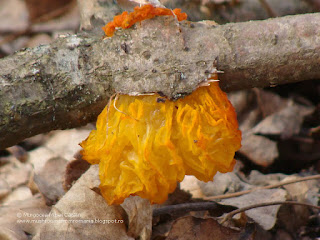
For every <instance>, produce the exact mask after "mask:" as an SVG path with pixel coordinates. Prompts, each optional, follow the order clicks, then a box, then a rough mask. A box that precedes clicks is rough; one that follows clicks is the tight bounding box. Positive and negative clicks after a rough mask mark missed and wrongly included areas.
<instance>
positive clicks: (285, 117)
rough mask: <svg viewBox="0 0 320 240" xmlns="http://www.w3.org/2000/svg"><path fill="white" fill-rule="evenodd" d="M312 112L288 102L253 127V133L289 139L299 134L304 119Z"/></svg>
mask: <svg viewBox="0 0 320 240" xmlns="http://www.w3.org/2000/svg"><path fill="white" fill-rule="evenodd" d="M313 111H314V108H313V107H305V106H302V105H299V104H296V103H294V102H292V101H289V102H288V104H287V106H286V107H285V108H283V109H282V110H280V111H279V112H276V113H274V114H272V115H270V116H268V117H266V118H265V119H264V120H262V121H261V122H260V123H259V124H258V125H257V126H255V127H254V128H253V133H254V134H262V135H280V136H282V137H283V138H289V137H291V136H292V135H293V134H298V133H299V131H300V128H301V125H302V122H303V119H304V117H305V116H306V115H308V114H311V113H312V112H313Z"/></svg>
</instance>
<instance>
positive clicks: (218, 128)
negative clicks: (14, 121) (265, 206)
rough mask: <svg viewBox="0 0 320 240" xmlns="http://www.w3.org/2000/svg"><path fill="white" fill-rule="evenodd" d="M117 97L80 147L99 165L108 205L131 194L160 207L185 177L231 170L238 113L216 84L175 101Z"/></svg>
mask: <svg viewBox="0 0 320 240" xmlns="http://www.w3.org/2000/svg"><path fill="white" fill-rule="evenodd" d="M159 97H160V96H159V95H157V94H155V95H152V96H129V95H120V96H119V99H118V100H117V102H116V106H117V108H118V110H120V111H118V110H117V109H116V108H114V106H113V103H111V105H110V107H108V106H107V107H106V108H105V109H104V110H103V112H102V113H101V114H100V116H99V117H98V121H97V130H93V131H92V132H91V134H90V135H89V137H88V138H87V139H86V140H85V141H83V142H82V143H81V146H82V147H83V151H82V155H83V158H84V159H85V160H87V161H88V162H89V163H91V164H98V163H99V164H100V166H99V167H100V180H101V185H100V189H101V193H102V195H103V197H104V198H105V199H106V201H107V202H108V204H120V203H122V202H123V201H124V199H125V198H127V197H128V196H130V195H138V196H140V197H142V198H147V199H149V200H150V202H152V203H163V202H164V201H165V200H166V199H167V196H168V194H169V193H171V192H173V191H174V189H175V187H176V183H177V181H182V180H183V178H184V176H185V175H194V176H195V177H197V178H198V179H199V180H202V181H210V180H212V179H213V176H214V175H215V174H216V172H217V171H219V172H228V171H232V169H233V166H234V163H235V160H234V154H235V152H236V151H237V150H238V149H239V148H240V145H241V144H240V143H241V132H240V131H239V130H238V123H237V119H236V113H235V111H234V108H233V106H232V105H231V103H230V102H229V101H228V99H227V96H226V94H225V93H224V92H222V91H221V90H220V88H219V86H218V83H212V84H211V85H210V86H208V87H201V88H198V89H197V90H195V91H194V92H193V93H192V94H191V95H189V96H187V97H185V98H183V99H179V100H177V101H170V100H166V101H164V102H163V101H157V99H158V98H159Z"/></svg>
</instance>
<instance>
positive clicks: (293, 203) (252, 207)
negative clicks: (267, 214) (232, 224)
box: [220, 201, 320, 224]
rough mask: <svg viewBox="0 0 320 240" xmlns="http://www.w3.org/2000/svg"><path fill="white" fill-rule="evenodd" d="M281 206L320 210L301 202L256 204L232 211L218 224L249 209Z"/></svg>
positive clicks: (319, 207) (318, 207)
mask: <svg viewBox="0 0 320 240" xmlns="http://www.w3.org/2000/svg"><path fill="white" fill-rule="evenodd" d="M282 204H287V205H300V206H305V207H310V208H316V209H318V210H320V206H316V205H312V204H308V203H301V202H295V201H276V202H269V203H257V204H254V205H250V206H247V207H243V208H239V209H237V210H234V211H232V212H229V213H228V214H227V215H226V216H225V217H224V218H223V219H222V221H221V222H220V224H223V223H225V222H226V221H227V220H230V219H231V218H232V217H233V216H234V215H236V214H238V213H241V212H245V211H248V210H250V209H254V208H259V207H268V206H273V205H282Z"/></svg>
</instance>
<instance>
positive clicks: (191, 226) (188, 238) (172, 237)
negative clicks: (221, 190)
mask: <svg viewBox="0 0 320 240" xmlns="http://www.w3.org/2000/svg"><path fill="white" fill-rule="evenodd" d="M240 236H241V235H240V231H237V230H234V229H231V228H227V227H224V226H221V225H220V224H219V223H218V222H217V221H216V220H214V219H212V218H208V219H201V218H196V217H192V216H188V217H182V218H179V219H177V220H176V221H175V222H174V223H173V225H172V228H171V231H170V232H169V235H168V237H167V238H166V239H167V240H180V239H181V240H193V239H208V240H209V239H217V240H236V239H240Z"/></svg>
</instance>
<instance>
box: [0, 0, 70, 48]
mask: <svg viewBox="0 0 320 240" xmlns="http://www.w3.org/2000/svg"><path fill="white" fill-rule="evenodd" d="M74 6H75V1H72V2H71V3H69V4H67V5H65V6H63V7H61V8H58V9H55V10H53V11H51V12H48V13H45V14H43V15H41V16H39V17H37V18H36V19H34V20H32V21H31V22H30V23H29V24H28V26H27V27H26V29H23V30H21V31H18V32H14V33H12V34H10V35H8V36H5V37H4V38H3V39H1V41H0V46H1V45H3V44H6V43H8V42H12V41H14V40H16V39H17V38H19V37H21V36H23V35H27V34H30V33H32V26H33V25H35V24H37V23H40V22H47V21H49V20H51V19H53V18H56V17H58V16H60V15H61V14H62V13H64V12H67V11H68V10H70V9H71V8H72V7H74Z"/></svg>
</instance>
